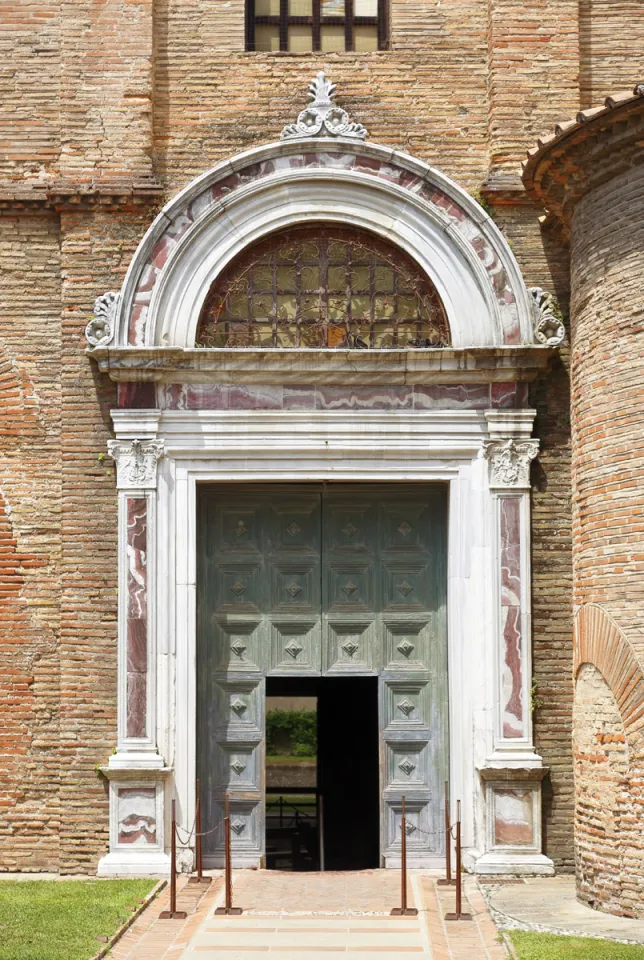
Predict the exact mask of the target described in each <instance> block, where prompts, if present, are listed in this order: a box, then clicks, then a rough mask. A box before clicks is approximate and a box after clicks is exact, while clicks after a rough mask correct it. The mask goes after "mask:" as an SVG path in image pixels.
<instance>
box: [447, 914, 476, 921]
mask: <svg viewBox="0 0 644 960" xmlns="http://www.w3.org/2000/svg"><path fill="white" fill-rule="evenodd" d="M445 919H446V920H471V919H472V914H471V913H446V914H445Z"/></svg>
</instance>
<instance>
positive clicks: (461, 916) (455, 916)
mask: <svg viewBox="0 0 644 960" xmlns="http://www.w3.org/2000/svg"><path fill="white" fill-rule="evenodd" d="M462 897H463V889H462V864H461V801H460V800H457V802H456V913H446V914H445V919H446V920H471V919H472V914H471V913H463V912H462V906H463V900H462Z"/></svg>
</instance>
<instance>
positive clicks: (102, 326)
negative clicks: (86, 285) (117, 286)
mask: <svg viewBox="0 0 644 960" xmlns="http://www.w3.org/2000/svg"><path fill="white" fill-rule="evenodd" d="M120 298H121V294H120V293H118V292H117V291H116V290H109V291H108V292H107V293H104V294H102V295H101V296H100V297H97V298H96V300H95V301H94V316H93V317H92V319H91V320H90V322H89V323H88V324H87V326H86V327H85V339H86V340H87V342H88V343H89V345H90V347H106V346H107V345H108V344H110V343H111V342H112V339H113V337H114V333H115V330H116V314H117V311H118V308H119V300H120Z"/></svg>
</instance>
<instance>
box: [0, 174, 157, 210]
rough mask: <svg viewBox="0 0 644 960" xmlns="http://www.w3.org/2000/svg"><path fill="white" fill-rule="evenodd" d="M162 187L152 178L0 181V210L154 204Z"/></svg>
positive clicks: (118, 207)
mask: <svg viewBox="0 0 644 960" xmlns="http://www.w3.org/2000/svg"><path fill="white" fill-rule="evenodd" d="M164 193H165V191H164V187H163V186H162V184H160V183H159V182H158V181H157V180H153V179H145V180H144V179H142V180H132V179H119V180H113V181H108V180H100V181H99V180H95V181H75V180H62V179H61V180H50V181H47V182H45V183H43V182H40V181H28V180H15V181H13V180H5V181H0V211H22V210H29V211H31V210H55V211H59V212H60V211H64V210H86V209H93V208H100V209H101V210H108V211H110V210H114V211H119V210H123V209H124V208H128V207H149V206H151V205H154V206H157V205H158V204H159V203H161V202H163V199H164Z"/></svg>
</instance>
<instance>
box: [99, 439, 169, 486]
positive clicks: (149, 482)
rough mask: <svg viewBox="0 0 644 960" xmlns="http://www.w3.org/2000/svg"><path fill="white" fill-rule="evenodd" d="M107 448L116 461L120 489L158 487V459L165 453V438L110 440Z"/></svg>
mask: <svg viewBox="0 0 644 960" xmlns="http://www.w3.org/2000/svg"><path fill="white" fill-rule="evenodd" d="M107 450H108V453H109V455H110V457H112V459H113V460H115V461H116V485H117V487H118V488H119V490H123V489H132V488H133V487H134V488H136V489H141V488H145V489H148V490H154V489H156V485H157V461H158V460H160V459H161V457H162V456H163V455H164V453H165V445H164V442H163V440H109V441H108V444H107Z"/></svg>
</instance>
